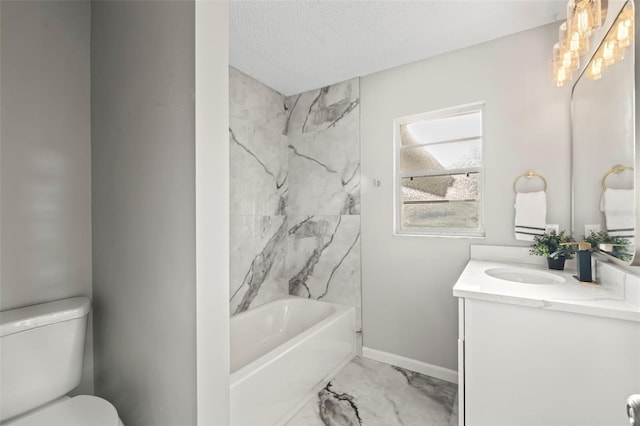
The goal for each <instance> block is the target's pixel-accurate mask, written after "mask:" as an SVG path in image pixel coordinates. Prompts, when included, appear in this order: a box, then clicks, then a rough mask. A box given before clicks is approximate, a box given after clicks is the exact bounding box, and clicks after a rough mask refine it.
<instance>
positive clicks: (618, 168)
mask: <svg viewBox="0 0 640 426" xmlns="http://www.w3.org/2000/svg"><path fill="white" fill-rule="evenodd" d="M625 170H631V171H633V167H629V166H623V165H622V164H616V165H615V166H613V167H612V168H611V169H609V171H608V172H607V173H605V174H604V176H602V190H603V191H606V190H607V178H608V177H609V175H610V174H612V173H615V174H620V173H622V172H624V171H625Z"/></svg>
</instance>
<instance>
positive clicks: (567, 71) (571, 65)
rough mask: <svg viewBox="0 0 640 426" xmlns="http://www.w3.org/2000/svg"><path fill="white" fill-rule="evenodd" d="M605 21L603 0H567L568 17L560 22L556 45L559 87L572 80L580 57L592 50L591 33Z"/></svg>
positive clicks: (554, 69) (556, 78)
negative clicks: (590, 46) (590, 47)
mask: <svg viewBox="0 0 640 426" xmlns="http://www.w3.org/2000/svg"><path fill="white" fill-rule="evenodd" d="M602 21H603V13H602V5H601V0H569V1H568V2H567V20H566V21H565V22H563V23H562V25H560V29H559V31H558V38H559V41H558V43H556V44H555V45H554V46H553V78H554V80H555V82H556V84H557V85H558V87H560V86H562V85H564V83H566V82H567V81H570V80H571V78H572V77H573V72H574V71H575V70H577V69H578V68H579V66H580V56H582V55H584V54H585V53H586V52H587V51H588V50H589V37H590V36H591V32H592V31H593V30H595V29H598V28H600V26H601V25H602ZM621 31H622V32H624V29H621Z"/></svg>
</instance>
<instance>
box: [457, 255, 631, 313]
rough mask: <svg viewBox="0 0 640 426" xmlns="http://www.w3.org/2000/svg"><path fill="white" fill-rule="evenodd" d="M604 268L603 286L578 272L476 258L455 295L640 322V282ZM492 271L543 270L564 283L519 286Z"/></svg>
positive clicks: (470, 264) (463, 273)
mask: <svg viewBox="0 0 640 426" xmlns="http://www.w3.org/2000/svg"><path fill="white" fill-rule="evenodd" d="M600 267H601V269H602V275H603V276H604V281H602V280H601V279H600V277H599V282H602V285H600V284H596V283H582V282H580V281H578V280H577V279H576V278H575V277H574V275H575V269H574V270H572V269H567V270H565V271H554V270H549V269H548V268H547V267H546V266H541V265H536V264H529V263H521V262H508V261H504V260H499V261H492V260H481V259H473V258H472V259H471V260H469V263H467V266H466V267H465V268H464V270H463V271H462V274H461V275H460V277H459V278H458V281H457V282H456V284H455V286H454V287H453V295H454V296H456V297H464V298H471V299H478V300H486V301H492V302H500V303H509V304H514V305H521V306H526V307H531V308H540V309H551V310H557V311H564V312H573V313H579V314H585V315H593V316H601V317H606V318H615V319H621V320H628V321H637V322H640V297H639V296H640V279H639V278H638V277H635V276H631V275H629V274H626V273H625V272H621V271H619V270H616V269H613V268H611V267H610V266H608V265H604V266H600ZM491 268H518V269H526V270H534V271H542V272H545V273H552V274H556V275H558V276H561V277H562V278H564V282H563V283H560V284H525V283H516V282H512V281H507V280H503V279H499V278H494V277H492V276H489V275H487V274H486V273H485V271H487V270H488V269H491ZM629 277H630V278H629Z"/></svg>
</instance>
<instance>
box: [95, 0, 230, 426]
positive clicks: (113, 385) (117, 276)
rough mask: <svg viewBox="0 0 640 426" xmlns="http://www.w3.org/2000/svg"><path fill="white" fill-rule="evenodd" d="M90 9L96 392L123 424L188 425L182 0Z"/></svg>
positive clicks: (187, 39) (189, 281)
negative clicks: (113, 409)
mask: <svg viewBox="0 0 640 426" xmlns="http://www.w3.org/2000/svg"><path fill="white" fill-rule="evenodd" d="M91 15H92V39H91V60H92V74H91V89H92V93H91V94H92V100H91V107H92V157H91V158H92V191H93V199H92V214H93V224H92V225H93V226H92V229H93V236H94V238H93V285H94V296H95V298H94V304H95V327H94V330H95V334H96V336H97V339H96V342H95V346H96V351H95V353H96V357H95V384H96V385H95V387H96V394H97V395H99V396H103V397H105V398H106V399H108V400H109V401H111V402H112V403H113V404H114V405H115V406H116V408H117V410H118V412H119V413H120V416H121V418H122V420H123V421H124V422H125V424H130V425H193V424H195V423H196V321H195V318H196V317H195V315H196V313H195V306H196V300H195V134H194V132H195V123H194V122H195V106H194V89H195V87H194V86H195V80H194V79H195V68H194V67H195V65H194V61H195V57H194V55H195V53H194V52H195V50H194V49H195V39H194V38H195V24H194V20H195V14H194V2H192V1H176V2H141V1H132V2H112V1H105V2H102V1H96V2H93V3H92V13H91ZM223 101H225V102H226V99H224V100H223Z"/></svg>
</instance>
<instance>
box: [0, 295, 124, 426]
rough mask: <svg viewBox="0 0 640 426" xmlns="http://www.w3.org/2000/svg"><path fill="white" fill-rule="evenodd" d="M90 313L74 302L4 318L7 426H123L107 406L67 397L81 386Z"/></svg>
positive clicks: (2, 405) (3, 419)
mask: <svg viewBox="0 0 640 426" xmlns="http://www.w3.org/2000/svg"><path fill="white" fill-rule="evenodd" d="M90 309H91V302H90V300H89V299H88V298H86V297H74V298H71V299H64V300H58V301H55V302H49V303H42V304H40V305H33V306H26V307H24V308H18V309H12V310H9V311H4V312H0V363H1V364H0V423H1V424H2V425H3V426H5V425H11V426H19V425H21V426H27V425H29V426H39V425H42V426H45V425H46V426H54V425H65V426H88V425H91V426H103V425H104V426H118V425H120V426H123V425H122V422H121V421H120V419H119V418H118V413H117V411H116V409H115V408H114V407H113V405H111V404H110V403H109V402H108V401H106V400H104V399H102V398H98V397H96V396H89V395H80V396H74V397H69V396H66V393H67V392H69V391H71V390H72V389H73V388H75V387H76V386H77V385H78V383H80V376H81V373H82V359H83V352H84V340H85V334H86V329H87V316H88V314H89V311H90Z"/></svg>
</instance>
